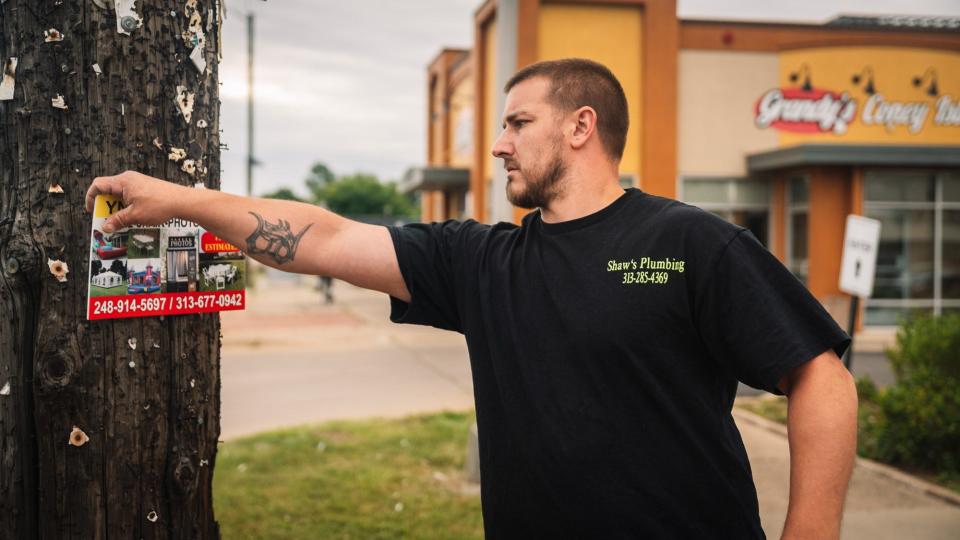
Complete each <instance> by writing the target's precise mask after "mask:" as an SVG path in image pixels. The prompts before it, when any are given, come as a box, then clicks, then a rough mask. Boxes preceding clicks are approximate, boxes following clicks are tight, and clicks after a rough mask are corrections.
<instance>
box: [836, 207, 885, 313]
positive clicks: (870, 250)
mask: <svg viewBox="0 0 960 540" xmlns="http://www.w3.org/2000/svg"><path fill="white" fill-rule="evenodd" d="M879 245H880V222H879V221H877V220H875V219H870V218H865V217H863V216H855V215H853V214H851V215H849V216H847V230H846V232H845V233H844V235H843V258H842V259H841V262H840V290H841V291H843V292H845V293H849V294H852V295H854V296H861V297H863V298H869V297H870V296H871V295H872V294H873V274H874V271H875V270H876V268H877V248H878V247H879Z"/></svg>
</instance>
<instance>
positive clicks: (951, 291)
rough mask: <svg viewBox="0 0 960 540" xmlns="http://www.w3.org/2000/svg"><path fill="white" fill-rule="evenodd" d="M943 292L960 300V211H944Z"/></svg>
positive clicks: (945, 296) (948, 296) (944, 294)
mask: <svg viewBox="0 0 960 540" xmlns="http://www.w3.org/2000/svg"><path fill="white" fill-rule="evenodd" d="M942 238H943V240H942V242H943V255H942V261H943V263H942V265H941V266H942V271H941V278H940V279H941V282H942V286H941V291H942V294H943V297H944V298H958V299H960V209H957V210H944V211H943V234H942Z"/></svg>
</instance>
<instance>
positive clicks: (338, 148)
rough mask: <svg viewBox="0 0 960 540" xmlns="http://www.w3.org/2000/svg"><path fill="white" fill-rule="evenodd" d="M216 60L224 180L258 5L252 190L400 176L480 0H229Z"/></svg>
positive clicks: (694, 1)
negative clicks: (432, 78) (335, 178)
mask: <svg viewBox="0 0 960 540" xmlns="http://www.w3.org/2000/svg"><path fill="white" fill-rule="evenodd" d="M225 3H226V4H227V18H226V21H225V23H224V26H223V62H222V63H221V65H220V82H221V83H222V86H221V90H220V98H221V100H222V102H223V107H222V110H221V127H222V129H223V142H224V143H225V144H227V146H228V147H229V150H225V151H224V152H223V155H222V166H223V186H222V187H223V190H224V191H229V192H232V193H243V192H244V191H245V189H246V188H245V186H246V176H245V174H246V173H245V167H244V162H245V161H244V160H245V159H246V144H247V143H246V96H247V89H246V26H245V14H246V13H247V12H252V13H253V14H254V15H255V16H256V40H255V45H256V53H255V62H254V73H255V77H256V82H255V89H254V95H255V96H256V113H255V120H256V122H255V125H256V135H255V137H256V142H255V145H256V152H255V154H256V157H257V159H259V161H260V162H261V163H262V165H261V166H259V167H257V168H256V169H255V173H254V193H256V194H261V193H264V192H267V191H272V190H274V189H276V188H278V187H281V186H289V187H292V188H294V190H295V191H301V192H302V186H303V178H304V177H305V176H306V173H307V171H308V170H309V167H310V165H311V164H312V163H313V162H315V161H323V162H325V163H327V165H328V166H330V168H331V169H333V170H334V172H336V173H338V174H346V173H351V172H357V171H364V172H372V173H374V174H376V175H378V176H379V177H381V179H384V180H395V179H398V178H400V177H401V176H402V175H403V172H404V171H405V170H406V169H407V168H408V167H410V166H412V165H422V164H423V163H424V162H425V160H426V135H425V124H426V121H425V115H426V112H425V109H426V99H427V97H426V91H427V88H426V66H427V63H428V62H429V61H430V60H431V59H432V58H433V57H434V56H435V55H436V54H437V53H438V52H439V50H440V49H441V48H442V47H445V46H449V47H464V48H468V47H470V45H471V44H472V41H473V12H474V10H476V8H477V7H478V6H479V5H480V4H481V3H482V0H403V1H398V0H269V1H262V0H227V1H226V2H225ZM678 12H679V15H680V17H682V18H711V19H745V20H767V21H792V22H813V23H817V22H823V21H825V20H828V19H831V18H833V17H834V16H835V15H837V14H840V13H843V14H869V15H950V16H960V1H958V0H846V1H842V0H841V1H837V0H791V1H784V0H724V1H723V2H718V1H716V0H678Z"/></svg>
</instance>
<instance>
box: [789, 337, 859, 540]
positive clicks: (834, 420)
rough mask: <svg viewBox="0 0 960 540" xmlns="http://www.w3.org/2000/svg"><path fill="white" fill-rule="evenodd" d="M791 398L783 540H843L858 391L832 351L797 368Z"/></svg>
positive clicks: (794, 373)
mask: <svg viewBox="0 0 960 540" xmlns="http://www.w3.org/2000/svg"><path fill="white" fill-rule="evenodd" d="M779 387H780V389H781V390H782V391H783V392H784V393H785V394H787V396H788V397H787V399H788V407H789V409H788V413H787V435H788V438H789V441H790V505H789V508H788V510H787V520H786V523H785V525H784V529H783V540H794V539H807V538H810V539H814V538H816V539H821V538H822V539H837V538H840V520H841V517H842V516H843V502H844V499H845V498H846V493H847V485H848V484H849V482H850V475H851V473H852V472H853V461H854V456H855V455H856V450H857V390H856V385H855V384H854V382H853V377H852V376H851V375H850V372H848V371H847V369H846V368H845V367H844V366H843V364H842V363H841V362H840V359H839V358H837V355H836V354H835V353H834V352H833V351H832V350H830V351H827V352H825V353H823V354H821V355H820V356H817V357H816V358H814V359H813V360H810V361H809V362H807V363H805V364H803V365H801V366H800V367H798V368H796V369H795V370H794V371H793V372H792V373H791V374H790V375H788V376H787V377H784V379H783V380H782V381H781V383H780V385H779Z"/></svg>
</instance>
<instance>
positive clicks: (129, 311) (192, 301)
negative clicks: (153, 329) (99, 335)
mask: <svg viewBox="0 0 960 540" xmlns="http://www.w3.org/2000/svg"><path fill="white" fill-rule="evenodd" d="M245 293H246V291H214V292H186V293H167V294H153V295H139V296H136V295H123V296H100V297H95V298H91V299H90V305H89V310H90V311H89V312H88V313H87V319H89V320H91V321H95V320H98V319H122V318H127V317H154V316H158V315H186V314H188V313H210V312H214V311H231V310H237V309H244V306H245V302H246V294H245Z"/></svg>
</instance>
